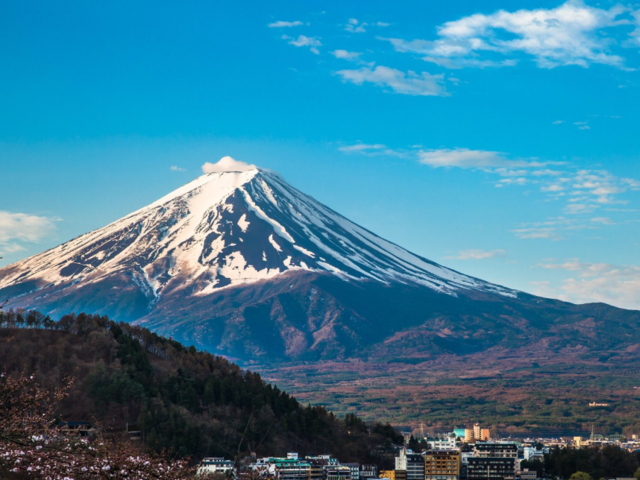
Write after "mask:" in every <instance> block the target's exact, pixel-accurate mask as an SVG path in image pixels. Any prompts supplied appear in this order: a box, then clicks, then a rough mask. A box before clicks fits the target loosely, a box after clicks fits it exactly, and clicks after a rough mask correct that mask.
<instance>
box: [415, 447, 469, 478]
mask: <svg viewBox="0 0 640 480" xmlns="http://www.w3.org/2000/svg"><path fill="white" fill-rule="evenodd" d="M424 478H425V480H458V479H459V478H460V452H459V451H457V450H432V451H429V452H426V453H425V454H424Z"/></svg>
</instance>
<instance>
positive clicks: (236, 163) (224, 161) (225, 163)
mask: <svg viewBox="0 0 640 480" xmlns="http://www.w3.org/2000/svg"><path fill="white" fill-rule="evenodd" d="M255 168H258V167H256V166H255V165H251V164H249V163H246V162H242V161H240V160H236V159H235V158H232V157H229V156H226V157H222V158H221V159H220V160H218V161H217V162H216V163H211V162H205V163H204V164H203V165H202V171H203V172H204V173H219V172H246V171H248V170H253V169H255Z"/></svg>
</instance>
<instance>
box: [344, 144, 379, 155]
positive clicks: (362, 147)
mask: <svg viewBox="0 0 640 480" xmlns="http://www.w3.org/2000/svg"><path fill="white" fill-rule="evenodd" d="M385 148H387V147H386V146H385V145H383V144H381V143H374V144H367V143H356V144H355V145H345V146H343V147H339V148H338V150H340V151H341V152H347V153H352V152H368V151H371V150H382V149H385Z"/></svg>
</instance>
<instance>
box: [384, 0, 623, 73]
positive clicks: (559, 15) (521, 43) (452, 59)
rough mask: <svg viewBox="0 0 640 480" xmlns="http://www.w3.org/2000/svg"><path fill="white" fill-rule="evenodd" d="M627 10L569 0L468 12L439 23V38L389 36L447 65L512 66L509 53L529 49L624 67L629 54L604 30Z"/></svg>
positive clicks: (404, 48)
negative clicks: (614, 48)
mask: <svg viewBox="0 0 640 480" xmlns="http://www.w3.org/2000/svg"><path fill="white" fill-rule="evenodd" d="M625 11H626V9H625V8H623V7H620V6H615V7H612V8H610V9H608V10H606V9H601V8H597V7H590V6H587V5H585V4H584V3H583V2H582V1H581V0H569V1H568V2H566V3H564V4H562V5H560V6H559V7H556V8H553V9H544V8H540V9H535V10H525V9H522V10H518V11H515V12H507V11H505V10H499V11H497V12H495V13H493V14H490V15H484V14H474V15H470V16H468V17H463V18H461V19H459V20H455V21H451V22H447V23H444V24H443V25H441V26H440V27H438V38H437V39H436V40H433V41H428V40H413V41H406V40H402V39H397V38H393V39H384V40H388V41H390V42H391V43H392V44H393V45H394V47H395V49H396V50H397V51H399V52H411V53H417V54H420V55H423V59H424V60H426V61H430V62H435V63H437V64H439V65H442V66H444V67H467V66H470V67H474V66H475V67H497V66H511V65H515V63H516V59H515V58H517V57H515V58H506V60H505V57H514V56H515V55H516V54H525V55H529V56H530V57H532V58H533V59H534V60H535V62H536V63H537V64H538V66H539V67H542V68H553V67H558V66H563V65H579V66H582V67H587V66H589V65H590V64H593V63H599V64H605V65H612V66H618V67H622V64H623V59H622V58H621V57H619V56H617V55H614V54H611V53H610V52H609V43H610V40H609V39H608V38H607V37H606V34H605V33H603V30H604V29H606V28H609V27H614V26H617V25H619V24H621V23H622V21H621V19H620V18H619V17H620V15H622V14H623V13H625ZM481 55H482V57H481ZM486 57H489V58H486Z"/></svg>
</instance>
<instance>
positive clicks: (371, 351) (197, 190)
mask: <svg viewBox="0 0 640 480" xmlns="http://www.w3.org/2000/svg"><path fill="white" fill-rule="evenodd" d="M203 171H204V175H202V176H201V177H198V178H196V179H195V180H193V181H192V182H190V183H187V184H186V185H184V186H182V187H180V188H178V189H177V190H175V191H173V192H171V193H170V194H168V195H166V196H164V197H162V198H161V199H159V200H158V201H156V202H154V203H152V204H151V205H148V206H146V207H144V208H141V209H140V210H137V211H135V212H133V213H132V214H130V215H128V216H126V217H124V218H122V219H120V220H118V221H116V222H113V223H112V224H110V225H107V226H106V227H104V228H101V229H99V230H96V231H93V232H90V233H87V234H85V235H82V236H80V237H78V238H75V239H73V240H71V241H69V242H66V243H64V244H62V245H60V246H58V247H56V248H53V249H51V250H48V251H46V252H44V253H41V254H39V255H35V256H33V257H30V258H27V259H25V260H23V261H21V262H18V263H15V264H13V265H9V266H7V267H4V268H2V269H0V299H2V300H4V299H9V300H10V301H9V304H8V305H7V306H6V307H5V308H7V309H8V308H16V307H25V308H37V309H39V310H40V311H42V312H44V313H47V314H50V315H52V316H54V317H60V316H61V315H64V314H66V313H69V312H82V311H84V312H87V313H94V314H106V315H109V316H110V317H112V318H114V319H116V320H123V321H133V322H138V323H141V324H144V325H145V326H146V327H148V328H150V329H152V330H154V331H156V332H158V333H161V334H164V335H171V336H172V337H173V338H175V339H177V340H180V341H182V342H183V343H186V344H194V345H196V346H198V347H199V348H203V349H207V350H209V351H212V352H215V353H218V354H223V355H227V356H230V357H232V358H234V359H236V360H238V361H258V362H279V361H283V360H295V361H300V360H304V361H311V362H313V361H317V360H323V359H338V360H339V359H358V360H362V359H374V360H375V361H376V362H377V361H383V362H384V361H390V360H393V361H396V360H397V359H398V358H406V359H407V362H409V363H411V364H414V362H416V361H421V359H424V358H426V357H430V356H432V355H433V356H437V355H440V354H441V353H453V354H455V355H459V354H466V353H473V352H488V354H489V355H494V357H495V356H496V355H498V356H499V355H501V354H500V353H499V352H505V351H511V350H513V349H523V350H521V351H518V352H516V353H515V354H514V355H516V356H518V357H520V356H523V355H524V356H528V355H531V354H532V352H535V355H538V356H543V357H546V356H548V355H556V354H557V353H558V352H563V351H565V350H566V351H568V352H570V353H571V352H581V351H582V350H580V349H581V348H584V346H585V345H592V346H593V345H596V344H597V345H598V348H605V349H610V350H611V351H616V352H619V351H626V350H625V348H627V347H626V346H624V345H627V343H629V345H631V344H633V345H637V344H640V343H639V342H640V333H639V332H640V329H639V328H638V325H640V320H639V318H640V317H639V315H640V313H639V312H626V311H621V310H618V309H615V308H612V307H607V306H604V305H584V306H580V305H571V304H566V303H563V302H559V301H554V300H548V299H544V298H540V297H534V296H531V295H527V294H526V293H522V292H516V291H515V290H509V289H506V288H503V287H500V286H497V285H493V284H491V283H488V282H484V281H482V280H479V279H476V278H473V277H470V276H467V275H463V274H461V273H459V272H456V271H453V270H451V269H448V268H446V267H443V266H441V265H438V264H436V263H434V262H431V261H429V260H427V259H425V258H422V257H420V256H418V255H415V254H413V253H411V252H408V251H407V250H405V249H403V248H401V247H399V246H398V245H396V244H394V243H391V242H389V241H387V240H384V239H382V238H380V237H378V236H377V235H375V234H373V233H371V232H370V231H368V230H366V229H364V228H362V227H360V226H358V225H356V224H355V223H353V222H351V221H349V220H347V219H346V218H344V217H343V216H341V215H340V214H338V213H336V212H334V211H333V210H331V209H329V208H327V207H326V206H324V205H322V204H321V203H319V202H317V201H316V200H314V199H313V198H311V197H310V196H308V195H305V194H304V193H302V192H300V191H298V190H296V189H295V188H293V187H292V186H290V185H289V184H287V183H286V182H285V181H284V180H283V179H282V177H280V176H279V175H278V174H276V173H274V172H270V171H268V170H262V169H260V168H257V167H256V166H254V165H249V164H246V163H244V162H239V161H236V160H234V159H232V158H231V157H225V158H223V159H221V160H220V161H219V162H217V163H207V164H205V165H204V166H203ZM623 324H624V328H622V327H620V325H623ZM629 332H632V334H630V333H629ZM621 339H622V340H621ZM621 341H623V343H620V342H621ZM624 342H627V343H624ZM603 345H605V346H606V347H603ZM576 346H580V348H575V347H576ZM528 348H529V349H530V350H527V349H528ZM594 348H595V347H594ZM629 348H631V347H629ZM563 349H564V350H563ZM633 351H635V350H633ZM491 352H493V353H491ZM497 352H498V353H497ZM572 354H573V353H572ZM504 358H511V357H509V356H506V357H504Z"/></svg>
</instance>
